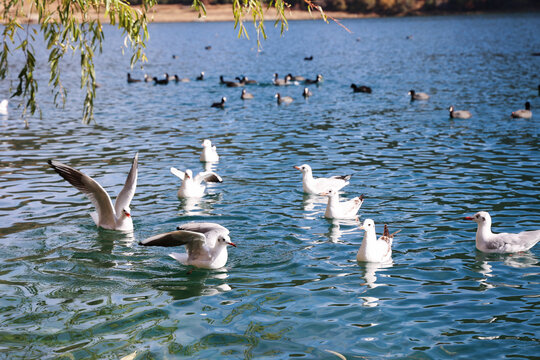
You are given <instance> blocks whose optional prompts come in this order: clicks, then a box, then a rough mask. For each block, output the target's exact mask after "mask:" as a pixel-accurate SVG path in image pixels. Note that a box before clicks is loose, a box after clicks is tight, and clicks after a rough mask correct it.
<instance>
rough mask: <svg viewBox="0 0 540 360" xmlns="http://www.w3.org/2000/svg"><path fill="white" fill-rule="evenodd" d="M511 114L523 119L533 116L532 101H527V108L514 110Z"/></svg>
mask: <svg viewBox="0 0 540 360" xmlns="http://www.w3.org/2000/svg"><path fill="white" fill-rule="evenodd" d="M510 116H512V117H513V118H521V119H530V118H532V111H531V103H530V102H528V101H527V102H526V103H525V110H523V109H521V110H516V111H512V115H510Z"/></svg>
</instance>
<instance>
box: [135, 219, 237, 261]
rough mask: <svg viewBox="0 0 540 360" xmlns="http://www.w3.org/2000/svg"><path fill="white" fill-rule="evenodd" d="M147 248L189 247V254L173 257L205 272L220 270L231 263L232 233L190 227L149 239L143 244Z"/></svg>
mask: <svg viewBox="0 0 540 360" xmlns="http://www.w3.org/2000/svg"><path fill="white" fill-rule="evenodd" d="M140 244H141V245H144V246H166V247H170V246H181V245H185V246H186V253H183V254H181V253H172V254H169V256H170V257H172V258H173V259H175V260H176V261H178V262H179V263H181V264H183V265H193V266H195V267H198V268H203V269H219V268H221V267H223V266H225V264H226V263H227V258H228V253H227V245H231V246H234V247H236V245H235V244H234V243H232V242H231V238H230V237H229V230H228V229H227V228H225V227H223V226H221V225H219V224H215V223H188V224H184V225H181V226H178V227H177V231H172V232H168V233H165V234H159V235H155V236H152V237H149V238H148V239H146V240H143V241H141V243H140Z"/></svg>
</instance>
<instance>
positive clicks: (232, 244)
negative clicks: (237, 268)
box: [227, 242, 236, 247]
mask: <svg viewBox="0 0 540 360" xmlns="http://www.w3.org/2000/svg"><path fill="white" fill-rule="evenodd" d="M227 244H229V245H231V246H234V247H236V245H235V244H234V243H232V242H228V243H227Z"/></svg>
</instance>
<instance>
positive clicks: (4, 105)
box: [0, 99, 9, 115]
mask: <svg viewBox="0 0 540 360" xmlns="http://www.w3.org/2000/svg"><path fill="white" fill-rule="evenodd" d="M8 103H9V100H8V99H4V100H2V101H1V102H0V115H7V114H8Z"/></svg>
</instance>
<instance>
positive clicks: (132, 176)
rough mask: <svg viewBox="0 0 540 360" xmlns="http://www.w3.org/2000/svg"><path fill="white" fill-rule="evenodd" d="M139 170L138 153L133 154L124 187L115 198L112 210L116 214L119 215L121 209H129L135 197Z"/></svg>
mask: <svg viewBox="0 0 540 360" xmlns="http://www.w3.org/2000/svg"><path fill="white" fill-rule="evenodd" d="M138 168H139V153H136V154H135V157H134V158H133V162H132V163H131V170H130V171H129V174H128V176H127V179H126V183H125V184H124V187H123V188H122V190H121V191H120V193H119V194H118V196H117V197H116V202H115V203H114V210H115V211H116V213H117V214H120V213H121V212H122V210H123V209H125V208H126V207H129V204H130V203H131V200H132V199H133V196H134V195H135V188H136V187H137V173H138Z"/></svg>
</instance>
